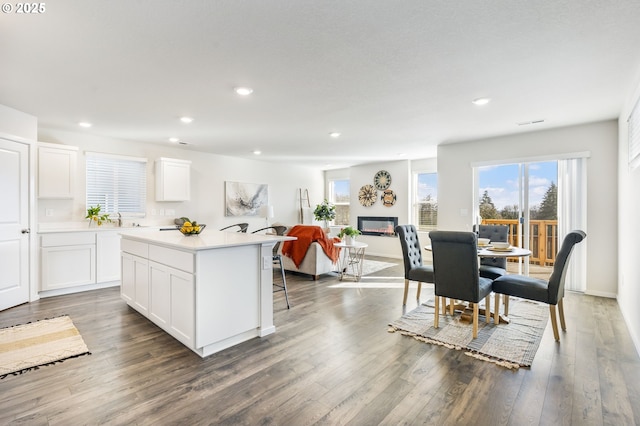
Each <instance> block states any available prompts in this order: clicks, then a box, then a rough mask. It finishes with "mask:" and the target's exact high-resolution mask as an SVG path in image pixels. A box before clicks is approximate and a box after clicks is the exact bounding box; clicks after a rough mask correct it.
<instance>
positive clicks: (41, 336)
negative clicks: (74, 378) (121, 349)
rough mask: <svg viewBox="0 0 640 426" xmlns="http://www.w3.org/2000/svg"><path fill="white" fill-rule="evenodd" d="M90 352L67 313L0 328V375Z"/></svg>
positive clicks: (34, 367)
mask: <svg viewBox="0 0 640 426" xmlns="http://www.w3.org/2000/svg"><path fill="white" fill-rule="evenodd" d="M89 354H91V353H90V352H89V349H88V348H87V345H85V343H84V340H82V336H80V333H79V332H78V330H77V329H76V327H75V326H74V325H73V322H72V321H71V318H69V317H68V316H67V315H64V316H60V317H57V318H51V319H46V320H42V321H37V322H33V323H29V324H23V325H16V326H13V327H7V328H2V329H0V379H4V378H5V377H7V376H9V375H14V376H16V375H18V374H22V373H25V372H27V371H30V370H37V369H38V368H39V367H42V366H45V365H53V364H55V363H57V362H62V361H64V360H66V359H69V358H75V357H79V356H81V355H89Z"/></svg>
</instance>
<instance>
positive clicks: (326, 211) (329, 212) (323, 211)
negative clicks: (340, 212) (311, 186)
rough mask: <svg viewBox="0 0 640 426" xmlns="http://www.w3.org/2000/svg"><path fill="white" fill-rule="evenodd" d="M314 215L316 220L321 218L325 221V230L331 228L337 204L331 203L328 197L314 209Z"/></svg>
mask: <svg viewBox="0 0 640 426" xmlns="http://www.w3.org/2000/svg"><path fill="white" fill-rule="evenodd" d="M313 216H314V217H315V219H316V220H321V221H323V222H324V228H325V230H326V229H328V228H329V221H331V220H333V219H335V218H336V206H334V205H333V204H331V203H329V201H327V199H326V198H325V200H324V201H323V202H322V203H320V204H318V205H317V206H316V209H315V210H314V211H313Z"/></svg>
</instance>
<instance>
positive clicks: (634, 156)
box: [629, 98, 640, 167]
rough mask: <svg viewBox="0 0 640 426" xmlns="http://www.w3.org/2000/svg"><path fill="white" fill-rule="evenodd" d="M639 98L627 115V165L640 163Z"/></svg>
mask: <svg viewBox="0 0 640 426" xmlns="http://www.w3.org/2000/svg"><path fill="white" fill-rule="evenodd" d="M639 105H640V98H639V99H638V100H637V101H636V105H635V106H634V107H633V110H631V115H630V116H629V165H631V166H632V167H636V166H637V165H638V164H640V106H639Z"/></svg>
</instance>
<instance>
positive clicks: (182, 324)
mask: <svg viewBox="0 0 640 426" xmlns="http://www.w3.org/2000/svg"><path fill="white" fill-rule="evenodd" d="M193 269H194V261H193V254H191V253H188V252H185V251H181V250H174V249H170V248H166V247H158V246H153V245H151V246H150V245H149V244H146V243H142V242H139V241H132V240H128V239H123V240H122V287H121V296H122V298H123V299H124V300H125V301H126V302H127V303H128V304H129V305H130V306H131V307H133V308H134V309H136V310H137V311H138V312H140V313H141V314H143V315H144V316H146V317H147V318H149V319H150V320H151V321H153V322H154V323H155V324H156V325H157V326H159V327H160V328H162V329H163V330H165V331H166V332H167V333H169V334H170V335H172V336H173V337H175V338H176V339H177V340H179V341H180V342H182V343H183V344H184V345H186V346H187V347H189V348H191V349H194V348H195V280H194V276H193V274H192V272H193Z"/></svg>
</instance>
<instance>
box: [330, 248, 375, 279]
mask: <svg viewBox="0 0 640 426" xmlns="http://www.w3.org/2000/svg"><path fill="white" fill-rule="evenodd" d="M334 246H335V247H340V248H341V249H342V252H343V253H340V281H342V279H343V278H344V277H347V276H349V277H352V278H353V279H354V280H355V281H360V278H361V277H362V264H363V263H364V249H365V248H367V247H369V244H367V243H361V242H359V241H354V242H352V243H350V244H347V243H345V242H344V241H341V242H339V243H335V244H334Z"/></svg>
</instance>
